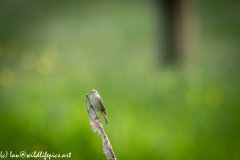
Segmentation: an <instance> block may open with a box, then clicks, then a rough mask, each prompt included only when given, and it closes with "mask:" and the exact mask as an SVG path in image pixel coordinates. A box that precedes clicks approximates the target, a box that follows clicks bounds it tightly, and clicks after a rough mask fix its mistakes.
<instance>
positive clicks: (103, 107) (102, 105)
mask: <svg viewBox="0 0 240 160" xmlns="http://www.w3.org/2000/svg"><path fill="white" fill-rule="evenodd" d="M97 98H98V101H99V103H100V105H101V107H102V110H103V112H104V113H105V114H106V110H105V106H104V104H103V100H102V98H101V97H100V96H99V97H97Z"/></svg>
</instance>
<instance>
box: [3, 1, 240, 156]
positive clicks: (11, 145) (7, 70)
mask: <svg viewBox="0 0 240 160" xmlns="http://www.w3.org/2000/svg"><path fill="white" fill-rule="evenodd" d="M155 9H156V8H154V3H153V1H102V2H87V1H85V2H81V1H73V0H72V1H56V0H54V1H29V0H22V1H13V0H10V1H0V152H1V151H3V152H5V151H9V152H10V151H13V152H14V153H19V152H20V151H26V152H27V153H31V152H33V151H48V152H49V153H53V152H54V153H59V154H64V153H69V152H71V153H72V158H71V159H76V160H77V159H78V160H81V159H106V158H105V155H104V154H103V151H102V140H101V137H100V136H99V135H98V134H96V133H93V132H92V130H91V128H90V125H89V118H88V114H87V111H86V104H85V95H86V94H89V93H90V91H91V89H97V90H98V92H99V93H100V95H101V96H102V98H103V100H104V102H105V105H106V111H107V116H108V119H109V124H110V125H109V126H106V125H105V124H104V129H105V131H106V133H107V135H108V138H109V139H110V141H111V145H112V147H113V149H114V152H115V154H116V156H117V158H118V159H119V160H120V159H163V160H213V159H216V160H226V159H230V160H237V159H240V125H239V122H240V108H239V107H240V97H239V95H240V87H239V82H240V75H239V69H240V63H239V60H240V55H239V52H240V44H239V42H240V17H239V15H240V3H239V2H237V1H227V0H222V1H217V0H215V1H207V0H204V1H195V7H194V12H195V14H196V17H194V19H195V20H196V24H197V25H196V26H197V29H196V35H197V36H196V39H195V41H196V45H195V47H194V49H193V50H192V53H191V54H190V55H188V56H187V57H188V61H186V62H185V63H184V65H180V66H177V65H176V66H174V65H173V66H172V67H164V68H162V67H161V65H159V63H160V60H159V57H160V56H159V54H160V53H159V52H160V51H159V46H161V41H164V38H162V37H161V33H160V32H159V30H160V28H161V23H159V22H157V19H158V18H159V17H158V16H159V15H157V14H159V13H160V12H157V10H155ZM159 37H160V39H161V40H159ZM100 120H101V122H103V123H104V121H103V117H100ZM41 159H42V158H41Z"/></svg>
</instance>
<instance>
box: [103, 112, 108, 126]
mask: <svg viewBox="0 0 240 160" xmlns="http://www.w3.org/2000/svg"><path fill="white" fill-rule="evenodd" d="M102 115H103V118H104V120H105V122H106V124H107V125H108V119H107V116H106V114H105V113H104V112H102Z"/></svg>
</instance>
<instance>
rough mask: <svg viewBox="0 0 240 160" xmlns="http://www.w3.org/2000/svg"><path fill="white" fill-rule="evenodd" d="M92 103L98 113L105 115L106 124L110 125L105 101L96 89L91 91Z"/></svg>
mask: <svg viewBox="0 0 240 160" xmlns="http://www.w3.org/2000/svg"><path fill="white" fill-rule="evenodd" d="M90 103H91V105H92V106H93V107H94V109H95V110H97V111H98V112H100V113H101V114H102V115H103V118H104V120H105V122H106V124H107V125H108V119H107V115H106V110H105V106H104V103H103V100H102V98H101V96H100V95H99V94H98V92H97V90H95V89H93V90H92V91H91V94H90Z"/></svg>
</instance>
